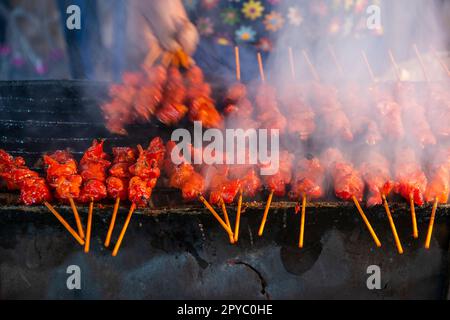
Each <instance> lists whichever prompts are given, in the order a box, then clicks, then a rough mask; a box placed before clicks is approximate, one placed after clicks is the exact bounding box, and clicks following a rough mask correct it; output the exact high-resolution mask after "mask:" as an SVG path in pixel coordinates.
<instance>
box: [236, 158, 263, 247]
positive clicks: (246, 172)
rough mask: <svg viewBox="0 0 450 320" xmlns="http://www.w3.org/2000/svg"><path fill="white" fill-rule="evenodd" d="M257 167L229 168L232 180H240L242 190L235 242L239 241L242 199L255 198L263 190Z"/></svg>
mask: <svg viewBox="0 0 450 320" xmlns="http://www.w3.org/2000/svg"><path fill="white" fill-rule="evenodd" d="M256 169H257V167H256V165H233V166H230V168H229V177H230V179H239V182H240V189H239V198H238V206H237V212H236V223H235V227H234V241H235V242H237V241H238V239H239V227H240V219H241V210H242V197H243V196H245V197H248V198H254V197H255V196H256V194H257V193H258V192H259V191H261V189H262V182H261V179H260V178H259V176H258V174H257V173H256Z"/></svg>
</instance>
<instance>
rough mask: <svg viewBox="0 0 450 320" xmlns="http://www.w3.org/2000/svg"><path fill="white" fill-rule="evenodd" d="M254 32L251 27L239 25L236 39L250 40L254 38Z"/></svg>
mask: <svg viewBox="0 0 450 320" xmlns="http://www.w3.org/2000/svg"><path fill="white" fill-rule="evenodd" d="M255 36H256V32H255V30H253V29H252V27H248V26H241V27H240V28H239V29H238V30H236V40H237V41H241V42H242V41H243V42H250V41H253V40H255Z"/></svg>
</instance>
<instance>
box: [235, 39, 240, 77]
mask: <svg viewBox="0 0 450 320" xmlns="http://www.w3.org/2000/svg"><path fill="white" fill-rule="evenodd" d="M234 58H235V60H236V79H237V81H238V82H240V81H241V61H240V58H239V47H238V46H235V47H234Z"/></svg>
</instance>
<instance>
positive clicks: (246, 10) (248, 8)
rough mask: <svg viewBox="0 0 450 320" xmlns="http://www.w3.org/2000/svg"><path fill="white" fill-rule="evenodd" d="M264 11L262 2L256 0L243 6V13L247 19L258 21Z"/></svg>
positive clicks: (251, 0) (250, 0)
mask: <svg viewBox="0 0 450 320" xmlns="http://www.w3.org/2000/svg"><path fill="white" fill-rule="evenodd" d="M263 11H264V7H263V6H262V5H261V2H259V1H255V0H249V1H248V2H246V3H244V5H243V6H242V13H243V14H244V15H245V17H246V18H247V19H250V20H256V19H258V18H259V17H261V15H262V13H263Z"/></svg>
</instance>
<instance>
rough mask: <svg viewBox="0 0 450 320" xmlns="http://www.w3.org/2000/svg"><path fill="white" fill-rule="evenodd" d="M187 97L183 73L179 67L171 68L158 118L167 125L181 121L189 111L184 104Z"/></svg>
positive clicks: (157, 113) (157, 114)
mask: <svg viewBox="0 0 450 320" xmlns="http://www.w3.org/2000/svg"><path fill="white" fill-rule="evenodd" d="M185 97H186V88H185V86H184V80H183V76H182V74H181V73H180V71H179V70H178V69H177V68H174V67H171V68H169V70H168V77H167V83H166V87H165V89H164V98H163V101H162V104H161V107H160V108H159V109H158V111H157V112H156V117H157V118H158V120H159V121H161V122H162V123H164V124H165V125H167V126H171V125H175V124H177V123H178V122H180V120H181V119H183V117H184V116H185V115H186V113H187V112H188V108H187V107H186V105H185V104H184V100H185Z"/></svg>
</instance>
